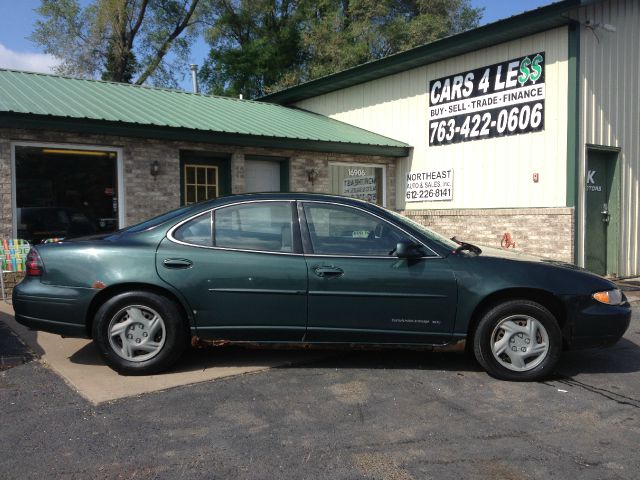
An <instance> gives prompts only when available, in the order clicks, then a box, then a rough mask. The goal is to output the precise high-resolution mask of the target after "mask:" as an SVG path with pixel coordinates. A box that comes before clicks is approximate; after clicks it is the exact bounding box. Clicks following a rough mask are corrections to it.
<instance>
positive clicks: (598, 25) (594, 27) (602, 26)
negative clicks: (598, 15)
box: [584, 20, 616, 43]
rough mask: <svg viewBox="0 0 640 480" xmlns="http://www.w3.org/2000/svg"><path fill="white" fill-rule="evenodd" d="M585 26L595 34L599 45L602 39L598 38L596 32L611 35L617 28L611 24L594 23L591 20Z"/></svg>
mask: <svg viewBox="0 0 640 480" xmlns="http://www.w3.org/2000/svg"><path fill="white" fill-rule="evenodd" d="M584 26H585V27H586V28H588V29H589V30H591V33H593V36H594V37H596V40H597V41H598V43H600V37H598V34H597V33H596V30H604V31H605V32H609V33H615V32H616V27H615V26H614V25H611V24H609V23H593V22H592V21H591V20H587V21H586V22H584Z"/></svg>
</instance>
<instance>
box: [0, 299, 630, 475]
mask: <svg viewBox="0 0 640 480" xmlns="http://www.w3.org/2000/svg"><path fill="white" fill-rule="evenodd" d="M634 305H635V306H637V305H638V303H635V304H634ZM5 323H6V321H5ZM23 335H25V334H24V333H23ZM5 336H6V335H5ZM58 338H59V337H58ZM5 343H7V344H8V343H10V342H5ZM10 347H11V346H7V345H5V344H4V343H3V347H2V348H10ZM11 348H14V350H15V349H16V347H15V344H14V345H13V347H11ZM92 348H93V347H92V346H91V345H86V344H85V345H83V346H82V347H81V349H82V350H83V351H81V352H79V353H78V352H76V357H75V368H76V369H79V370H80V371H82V369H83V368H84V369H86V371H87V372H89V374H86V375H84V376H85V377H92V376H93V377H95V376H100V375H101V374H100V368H105V367H103V366H101V365H100V364H99V361H97V362H93V363H94V365H93V366H92V365H91V362H90V361H88V360H87V359H91V358H95V356H92V355H93V353H92V351H91V349H92ZM14 353H15V354H16V355H19V354H20V352H16V351H14ZM35 353H37V354H38V355H43V353H45V356H43V359H45V358H46V352H35ZM16 355H14V356H16ZM25 355H27V354H26V353H25ZM49 355H51V353H49ZM59 357H61V358H62V357H64V355H59ZM72 357H73V355H72ZM25 358H28V355H27V357H25ZM83 359H84V360H83ZM67 360H68V361H69V362H71V363H73V362H72V360H74V358H71V360H70V359H69V358H67ZM83 362H84V363H83ZM220 365H222V366H223V367H224V368H232V369H234V368H235V369H236V370H233V371H229V372H228V373H229V375H228V376H227V375H217V376H215V375H214V376H213V377H211V378H209V377H206V375H208V374H210V372H209V373H207V371H208V370H214V371H215V370H216V368H217V366H220ZM57 368H59V367H52V366H51V365H50V364H48V363H47V362H46V361H44V360H40V361H38V360H31V361H28V362H27V363H25V364H23V365H19V366H15V367H13V368H8V369H5V370H3V371H2V372H0V406H1V408H0V424H1V425H2V428H1V429H0V445H1V447H0V452H1V455H0V478H3V479H13V478H78V479H81V478H126V479H133V478H135V479H140V478H142V479H146V478H207V479H210V478H265V479H266V478H296V479H298V478H368V479H428V478H434V479H443V478H471V479H473V478H494V479H495V478H499V479H511V478H518V479H529V478H531V479H536V478H540V479H542V478H544V479H547V478H563V479H564V478H572V477H573V478H580V479H591V478H593V479H603V478H621V479H637V478H638V475H639V473H638V472H640V456H638V450H637V448H638V444H639V443H640V415H639V413H640V315H639V314H638V310H637V309H636V310H635V313H634V316H633V320H632V325H631V327H630V328H629V330H628V332H627V334H626V335H625V337H624V338H623V339H622V340H621V341H620V342H619V343H618V344H617V345H616V346H615V347H613V348H610V349H605V350H586V351H580V352H568V353H565V354H564V356H563V358H562V361H561V363H560V367H559V369H558V372H557V374H556V375H555V376H554V377H553V378H551V379H549V380H548V381H545V382H540V383H508V382H502V381H497V380H494V379H492V378H491V377H489V376H487V375H486V374H485V373H484V372H483V371H481V369H480V368H479V367H478V366H477V365H476V364H475V363H474V362H472V361H471V360H469V359H468V358H467V357H466V356H465V355H464V354H462V353H425V352H411V351H384V352H378V351H375V352H364V351H354V352H346V351H326V352H317V351H264V350H242V349H233V348H230V349H229V348H228V349H223V350H214V351H212V350H211V349H204V350H194V351H192V352H191V353H190V354H189V355H188V356H187V358H185V359H184V360H183V361H182V362H181V363H180V365H179V366H178V368H177V369H176V372H174V373H173V374H172V375H177V377H179V378H184V376H185V375H186V376H187V377H188V378H189V379H190V380H189V381H178V382H177V383H176V382H174V383H172V382H166V380H162V381H165V382H166V383H164V384H163V383H162V381H160V383H159V384H157V388H148V390H149V391H148V393H136V392H138V391H139V390H140V389H135V388H134V386H135V384H136V382H142V383H144V382H148V381H149V380H148V379H144V378H138V379H135V378H124V377H118V376H117V375H113V376H112V377H110V378H109V380H108V381H106V382H105V383H103V387H102V388H104V389H105V390H107V391H111V390H114V391H120V392H122V391H124V392H125V394H126V391H127V388H124V387H123V385H125V386H126V385H131V387H130V390H131V392H133V393H136V394H135V395H133V396H122V395H120V398H118V399H112V400H106V401H98V400H99V399H98V400H96V398H94V399H93V400H92V399H91V396H90V395H87V393H86V392H83V391H82V390H81V389H82V388H84V387H82V386H80V387H78V385H76V384H74V383H73V378H75V377H73V378H72V377H68V376H66V375H63V374H61V373H60V372H58V371H57V370H56V369H57ZM63 377H64V378H63ZM195 382H198V383H195ZM143 390H144V389H143Z"/></svg>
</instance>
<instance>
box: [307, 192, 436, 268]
mask: <svg viewBox="0 0 640 480" xmlns="http://www.w3.org/2000/svg"><path fill="white" fill-rule="evenodd" d="M309 203H315V204H324V205H336V206H338V207H342V208H351V209H353V210H358V211H361V212H363V213H365V214H367V215H371V216H373V217H376V218H378V219H380V220H381V221H383V222H385V223H387V224H389V225H391V226H393V227H394V228H396V229H398V230H400V231H401V232H403V233H404V234H405V235H407V238H408V239H411V240H413V241H414V242H416V243H417V244H418V245H420V246H421V247H423V248H424V249H425V251H426V252H430V253H431V254H427V255H422V256H420V257H416V258H417V259H427V258H429V259H432V258H443V257H442V255H439V254H438V253H437V252H436V251H435V250H434V249H433V248H431V247H430V246H428V245H427V244H426V243H425V242H423V241H422V240H420V239H419V238H417V237H416V236H415V235H414V234H412V233H411V232H409V231H407V230H406V229H405V228H403V227H402V226H400V225H398V224H396V223H394V222H392V221H389V220H388V219H386V218H384V217H381V216H380V215H377V214H376V213H374V212H371V211H369V210H367V209H364V208H360V207H357V206H355V205H349V204H345V203H339V202H329V201H322V200H301V201H298V202H297V210H298V219H299V221H300V230H301V232H302V245H303V249H304V254H305V256H306V257H319V258H376V259H386V260H389V259H391V260H398V258H397V257H395V256H391V255H386V256H384V255H345V254H323V253H315V252H314V251H313V244H312V243H311V234H310V233H309V225H308V223H307V216H306V214H305V211H304V205H305V204H309ZM378 208H379V207H378Z"/></svg>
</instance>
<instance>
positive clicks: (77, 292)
mask: <svg viewBox="0 0 640 480" xmlns="http://www.w3.org/2000/svg"><path fill="white" fill-rule="evenodd" d="M96 293H97V290H94V289H90V288H70V287H58V286H53V285H46V284H43V283H41V282H40V280H39V279H37V278H29V277H26V278H25V279H24V280H23V281H22V282H20V283H19V284H18V285H16V287H15V288H14V289H13V298H12V300H13V310H14V312H15V319H16V321H17V322H18V323H20V324H22V325H24V326H26V327H29V328H31V329H33V330H41V331H43V332H50V333H56V334H58V335H64V336H67V337H80V338H88V337H89V331H88V327H87V323H86V318H87V311H88V310H89V305H90V304H91V300H92V299H93V297H94V296H95V294H96Z"/></svg>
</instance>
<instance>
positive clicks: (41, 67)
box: [0, 43, 60, 73]
mask: <svg viewBox="0 0 640 480" xmlns="http://www.w3.org/2000/svg"><path fill="white" fill-rule="evenodd" d="M59 64H60V60H59V59H57V58H56V57H54V56H53V55H48V54H46V53H25V52H16V51H14V50H11V49H9V48H7V47H5V46H4V45H3V44H2V43H0V68H9V69H13V70H26V71H29V72H42V73H51V72H52V71H53V69H54V68H55V67H56V66H57V65H59Z"/></svg>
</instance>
